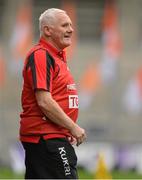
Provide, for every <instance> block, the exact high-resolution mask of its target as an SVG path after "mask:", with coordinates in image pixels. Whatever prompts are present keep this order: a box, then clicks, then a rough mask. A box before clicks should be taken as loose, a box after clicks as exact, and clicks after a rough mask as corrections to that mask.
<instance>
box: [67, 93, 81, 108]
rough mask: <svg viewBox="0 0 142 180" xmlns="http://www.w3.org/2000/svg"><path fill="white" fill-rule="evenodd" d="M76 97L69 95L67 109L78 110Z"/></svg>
mask: <svg viewBox="0 0 142 180" xmlns="http://www.w3.org/2000/svg"><path fill="white" fill-rule="evenodd" d="M78 107H79V103H78V95H69V108H78Z"/></svg>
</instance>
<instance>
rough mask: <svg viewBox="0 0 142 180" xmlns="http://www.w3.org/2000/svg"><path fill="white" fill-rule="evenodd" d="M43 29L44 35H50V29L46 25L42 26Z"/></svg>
mask: <svg viewBox="0 0 142 180" xmlns="http://www.w3.org/2000/svg"><path fill="white" fill-rule="evenodd" d="M43 30H44V34H45V35H47V36H51V32H50V31H51V29H50V28H49V27H48V26H44V28H43Z"/></svg>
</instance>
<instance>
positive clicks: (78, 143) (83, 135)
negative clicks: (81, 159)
mask: <svg viewBox="0 0 142 180" xmlns="http://www.w3.org/2000/svg"><path fill="white" fill-rule="evenodd" d="M85 139H86V134H82V136H81V137H79V138H77V146H79V145H80V144H82V143H83V141H84V140H85Z"/></svg>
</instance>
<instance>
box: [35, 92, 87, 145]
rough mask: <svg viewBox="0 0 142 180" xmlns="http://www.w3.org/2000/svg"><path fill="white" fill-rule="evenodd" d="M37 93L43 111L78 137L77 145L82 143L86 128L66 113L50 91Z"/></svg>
mask: <svg viewBox="0 0 142 180" xmlns="http://www.w3.org/2000/svg"><path fill="white" fill-rule="evenodd" d="M35 95H36V99H37V103H38V105H39V107H40V109H41V110H42V112H43V113H44V114H45V115H46V116H47V117H48V118H49V119H50V120H51V121H52V122H54V123H55V124H58V125H60V126H62V127H64V128H66V129H68V130H69V131H70V133H71V134H72V135H73V137H74V138H76V140H77V146H78V145H80V144H81V143H82V142H83V141H84V140H85V138H86V134H85V130H84V129H82V128H81V127H79V126H78V125H77V124H76V123H74V122H73V121H72V119H71V118H70V117H69V116H67V115H66V113H65V112H64V111H63V110H62V109H61V107H60V106H59V105H58V103H57V102H56V101H55V100H54V99H53V98H52V96H51V94H50V93H49V92H47V91H43V90H37V91H36V93H35Z"/></svg>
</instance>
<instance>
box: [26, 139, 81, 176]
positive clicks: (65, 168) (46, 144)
mask: <svg viewBox="0 0 142 180" xmlns="http://www.w3.org/2000/svg"><path fill="white" fill-rule="evenodd" d="M23 145H24V147H25V150H26V154H25V155H26V157H25V164H26V175H25V177H26V179H31V178H39V179H44V178H45V179H48V178H49V179H77V177H78V176H77V168H76V166H77V157H76V154H75V151H74V148H73V147H72V145H71V144H70V143H69V142H68V140H67V139H65V138H55V139H49V140H43V139H41V140H40V142H39V143H38V144H34V143H24V144H23Z"/></svg>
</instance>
